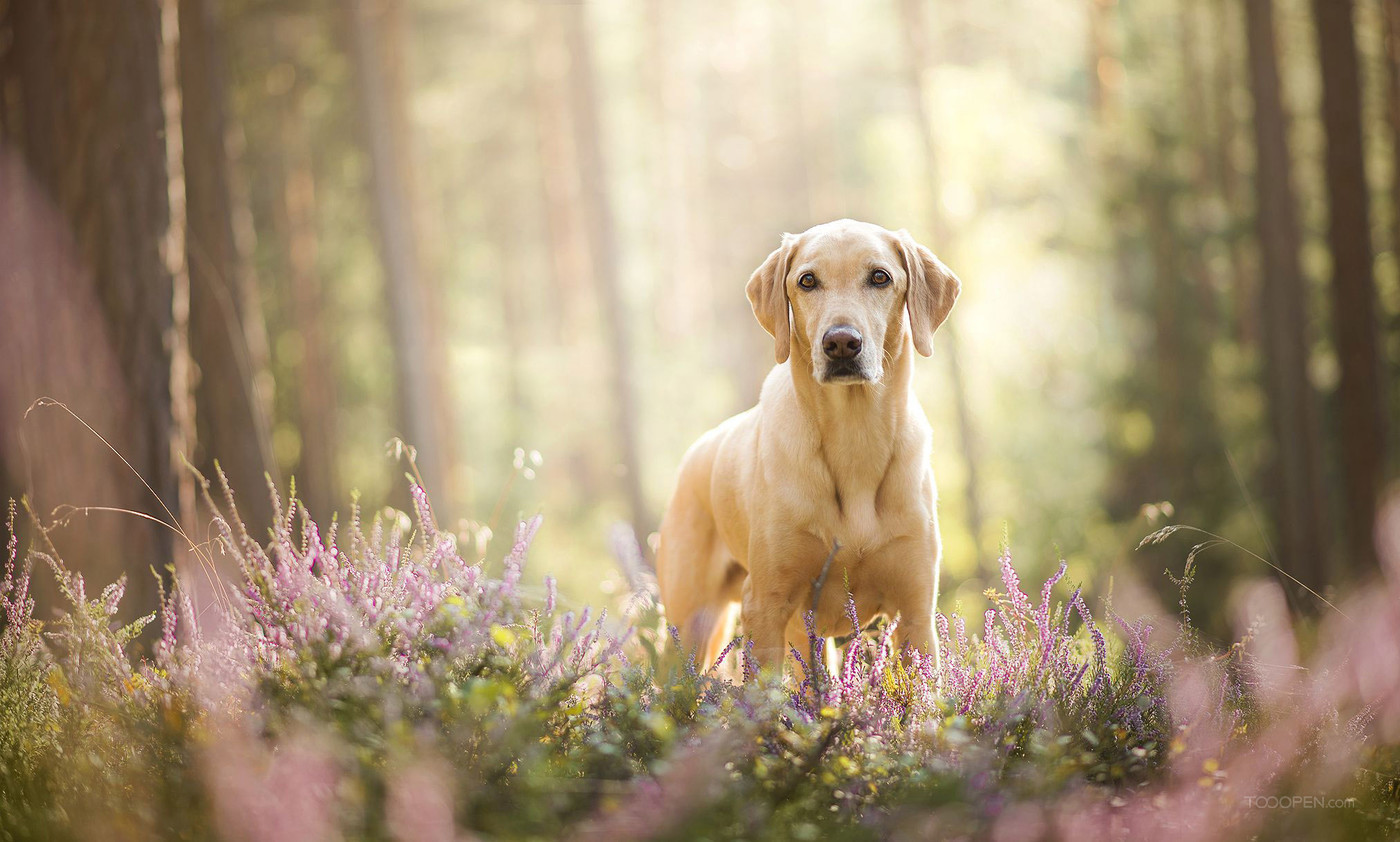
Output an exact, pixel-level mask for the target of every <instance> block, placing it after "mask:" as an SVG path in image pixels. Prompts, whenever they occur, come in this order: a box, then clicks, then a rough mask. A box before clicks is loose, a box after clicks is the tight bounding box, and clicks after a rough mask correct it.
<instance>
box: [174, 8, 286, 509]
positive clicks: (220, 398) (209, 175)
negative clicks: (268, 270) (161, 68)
mask: <svg viewBox="0 0 1400 842" xmlns="http://www.w3.org/2000/svg"><path fill="white" fill-rule="evenodd" d="M215 5H216V3H215V0H180V4H179V9H180V84H181V87H182V89H183V90H184V93H185V96H184V111H183V118H182V125H183V128H184V152H185V195H186V214H187V216H188V219H189V225H188V229H187V232H186V254H187V255H188V264H189V273H190V329H189V334H190V353H191V356H192V357H193V359H194V363H195V365H196V367H197V369H198V371H197V374H196V378H195V386H194V400H195V404H194V405H195V424H196V434H197V435H196V447H195V451H194V460H193V461H194V464H195V467H197V468H198V469H199V470H200V472H201V473H203V474H204V476H205V477H206V478H207V479H209V481H210V482H212V483H215V484H216V485H217V480H216V479H215V470H214V462H215V460H217V461H218V464H219V466H220V467H221V468H222V469H223V471H224V473H225V474H226V475H227V476H228V479H229V483H230V485H231V486H232V488H233V489H234V491H235V492H236V493H237V494H238V508H239V511H240V514H241V515H242V516H243V517H244V519H245V521H246V522H247V523H248V524H249V526H250V528H251V529H252V530H253V532H254V534H261V531H262V530H263V529H265V528H266V527H267V526H268V525H270V521H271V516H272V507H271V504H270V501H269V500H268V494H267V485H266V480H265V479H264V476H265V474H267V473H268V472H273V471H274V470H275V464H274V461H273V458H272V440H271V429H270V422H269V419H268V415H267V408H266V407H265V406H264V403H263V401H262V400H260V399H259V397H258V394H257V391H256V389H257V386H256V381H257V374H258V361H257V360H256V358H255V357H254V355H253V353H252V350H251V345H252V344H253V343H251V342H250V341H249V333H250V332H252V331H258V330H260V328H259V327H258V326H257V325H254V324H252V323H253V322H255V321H260V320H261V319H262V313H261V310H260V309H259V307H258V302H257V298H256V292H255V291H254V290H252V289H250V287H251V286H252V283H251V280H252V279H251V277H250V275H249V273H248V270H247V267H246V261H245V259H244V255H243V254H241V253H240V249H239V246H238V241H237V238H236V237H235V235H234V219H233V197H232V195H231V193H230V189H229V156H228V151H227V149H226V147H225V136H226V133H227V89H226V86H225V78H224V73H225V70H224V64H223V57H224V51H223V43H222V32H221V23H220V20H219V19H218V17H217V15H216V12H215Z"/></svg>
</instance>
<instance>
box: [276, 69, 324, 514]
mask: <svg viewBox="0 0 1400 842" xmlns="http://www.w3.org/2000/svg"><path fill="white" fill-rule="evenodd" d="M303 94H304V92H303V90H302V87H301V85H300V83H297V84H296V85H294V86H293V88H292V89H291V90H290V91H289V92H288V93H287V96H286V98H285V101H284V103H283V104H282V113H281V114H280V115H279V122H280V124H281V127H280V137H279V144H278V145H279V146H280V155H279V157H280V164H281V173H280V176H281V191H280V195H279V196H278V197H277V198H278V200H277V201H276V203H275V204H274V228H275V229H276V230H277V231H278V239H280V240H281V241H282V243H283V248H282V249H281V251H282V253H283V254H285V255H286V277H287V288H288V292H289V301H288V302H287V311H288V313H289V319H288V321H289V322H290V325H291V329H292V331H293V332H294V333H295V334H296V336H297V338H298V339H299V340H300V342H298V343H297V344H298V345H299V346H300V348H301V354H300V358H299V359H297V360H296V361H295V363H294V370H295V372H296V375H295V377H296V387H295V389H294V390H293V394H294V399H293V401H294V403H295V412H296V419H297V431H298V433H299V438H300V447H299V450H298V452H297V455H296V459H295V460H294V462H295V464H294V470H293V472H292V473H293V476H294V477H295V478H296V483H297V496H298V497H300V498H301V499H302V500H303V501H304V502H305V503H306V505H307V507H308V508H309V509H310V510H311V512H312V513H313V514H319V515H320V516H321V517H325V515H326V513H328V512H331V511H333V510H334V509H335V508H336V505H337V503H338V502H339V495H340V491H341V489H340V472H339V470H338V468H337V465H336V450H337V446H338V444H339V439H340V432H339V423H338V420H337V419H338V416H337V409H336V407H337V405H338V402H339V398H338V394H339V376H338V371H337V369H336V365H335V358H334V356H333V355H332V353H331V351H332V346H331V334H330V331H329V329H328V324H329V323H330V321H331V320H332V319H333V318H334V315H333V313H332V312H331V311H330V307H329V302H328V301H327V298H326V295H325V292H324V290H323V289H322V283H321V271H320V265H319V262H320V258H319V237H318V235H317V219H316V207H317V206H316V173H315V170H314V169H313V167H312V160H311V139H310V138H309V137H308V136H307V131H306V125H305V119H306V115H305V110H304V108H303V105H302V97H303Z"/></svg>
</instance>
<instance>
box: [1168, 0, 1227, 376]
mask: <svg viewBox="0 0 1400 842" xmlns="http://www.w3.org/2000/svg"><path fill="white" fill-rule="evenodd" d="M1180 2H1181V5H1180V6H1179V7H1178V9H1177V21H1178V27H1177V43H1178V46H1179V48H1180V54H1181V76H1182V92H1181V93H1182V99H1183V100H1184V103H1185V108H1184V109H1183V113H1184V114H1185V117H1186V131H1185V137H1184V142H1185V145H1186V148H1187V152H1188V156H1189V160H1188V164H1187V178H1188V183H1189V185H1190V188H1189V189H1188V190H1186V191H1183V194H1182V195H1181V200H1182V202H1183V204H1184V216H1185V220H1186V228H1187V231H1186V234H1187V236H1186V238H1185V240H1186V241H1185V243H1183V245H1184V246H1185V248H1184V249H1183V251H1184V252H1185V257H1186V263H1187V266H1188V268H1189V271H1190V273H1191V278H1192V279H1194V281H1195V285H1194V291H1195V293H1196V294H1195V302H1194V303H1195V307H1194V308H1193V309H1194V311H1195V313H1194V315H1198V318H1193V319H1192V330H1191V332H1192V333H1195V334H1196V337H1195V338H1196V340H1197V341H1199V342H1200V343H1201V344H1200V345H1198V346H1197V347H1198V348H1203V347H1210V345H1211V344H1213V343H1214V342H1215V339H1216V335H1217V334H1218V333H1219V321H1220V307H1219V304H1218V299H1219V290H1220V281H1219V279H1218V278H1217V277H1216V272H1215V267H1214V266H1213V265H1212V264H1211V261H1210V252H1209V250H1208V249H1207V248H1206V246H1207V244H1208V242H1207V240H1208V238H1209V237H1210V236H1211V235H1212V234H1213V231H1212V227H1213V226H1212V223H1211V219H1212V216H1214V214H1212V212H1211V207H1210V205H1211V204H1212V201H1213V199H1214V195H1213V194H1214V193H1215V190H1214V189H1213V188H1214V187H1215V186H1218V184H1219V182H1215V184H1214V185H1213V184H1212V181H1213V179H1212V177H1211V175H1212V174H1211V151H1212V149H1213V144H1212V143H1211V140H1212V128H1213V127H1212V126H1211V117H1212V115H1211V114H1210V113H1209V109H1208V108H1207V107H1206V81H1205V77H1204V75H1203V74H1204V70H1205V68H1204V66H1203V62H1202V61H1201V55H1200V52H1199V51H1198V47H1199V46H1200V44H1201V36H1200V29H1199V27H1198V26H1197V25H1196V23H1197V21H1196V17H1197V11H1196V9H1197V3H1196V0H1180Z"/></svg>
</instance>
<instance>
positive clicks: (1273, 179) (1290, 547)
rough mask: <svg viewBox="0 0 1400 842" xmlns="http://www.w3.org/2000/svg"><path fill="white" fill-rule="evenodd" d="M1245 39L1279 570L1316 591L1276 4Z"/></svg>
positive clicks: (1318, 546)
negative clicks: (1250, 106)
mask: <svg viewBox="0 0 1400 842" xmlns="http://www.w3.org/2000/svg"><path fill="white" fill-rule="evenodd" d="M1245 15H1246V17H1245V34H1246V39H1247V42H1248V51H1249V75H1250V90H1251V93H1252V96H1253V100H1254V140H1255V149H1256V153H1255V154H1256V163H1255V172H1254V189H1255V199H1256V211H1255V212H1256V225H1257V227H1258V235H1259V249H1260V253H1261V256H1262V262H1263V273H1262V278H1261V283H1260V288H1259V306H1260V324H1261V327H1262V335H1263V351H1264V375H1265V387H1266V389H1265V391H1266V393H1267V395H1268V400H1269V413H1268V415H1269V421H1270V424H1271V426H1272V432H1273V447H1274V452H1273V459H1272V465H1271V468H1270V473H1271V475H1272V476H1271V477H1270V481H1269V482H1268V483H1267V485H1268V487H1270V488H1271V489H1273V495H1272V496H1273V501H1272V502H1273V510H1274V524H1275V528H1276V531H1277V535H1278V550H1277V551H1278V555H1279V559H1278V561H1279V564H1280V565H1281V566H1282V567H1283V568H1284V569H1286V570H1289V571H1290V572H1292V573H1293V575H1295V576H1297V577H1298V579H1300V580H1301V581H1303V582H1304V583H1306V584H1308V585H1309V586H1311V587H1314V588H1319V587H1321V586H1322V585H1323V583H1324V582H1325V581H1326V578H1327V556H1326V545H1325V537H1324V536H1325V535H1326V526H1325V508H1324V507H1325V503H1324V498H1323V493H1322V478H1321V477H1322V472H1321V461H1322V458H1321V447H1320V444H1319V440H1320V436H1319V432H1318V418H1317V406H1316V399H1315V397H1314V395H1313V390H1312V385H1311V384H1310V383H1309V382H1308V348H1309V346H1310V343H1309V338H1308V331H1307V317H1306V297H1307V290H1306V289H1305V288H1304V284H1303V273H1302V269H1301V268H1300V266H1299V262H1298V246H1299V235H1298V211H1297V205H1296V202H1295V200H1294V194H1293V181H1292V178H1293V176H1292V161H1291V159H1290V157H1289V151H1288V117H1287V114H1286V113H1285V112H1284V109H1283V95H1282V92H1281V84H1280V81H1279V72H1278V58H1277V55H1276V53H1275V41H1274V15H1273V3H1272V0H1247V1H1246V3H1245Z"/></svg>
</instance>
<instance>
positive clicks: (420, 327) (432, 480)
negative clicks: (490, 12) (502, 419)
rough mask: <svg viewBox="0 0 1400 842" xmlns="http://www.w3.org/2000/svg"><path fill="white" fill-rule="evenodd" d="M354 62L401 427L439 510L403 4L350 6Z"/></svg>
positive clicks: (435, 378)
mask: <svg viewBox="0 0 1400 842" xmlns="http://www.w3.org/2000/svg"><path fill="white" fill-rule="evenodd" d="M347 10H348V13H349V17H350V43H351V50H350V52H351V58H352V61H353V63H354V65H355V80H356V88H357V91H356V92H357V95H358V98H359V116H360V122H361V124H362V126H363V132H364V143H365V146H366V150H367V152H368V155H369V166H370V184H371V190H372V193H373V202H374V214H375V220H376V227H377V228H378V233H379V256H380V261H381V263H383V266H384V279H385V286H386V288H387V294H388V301H389V315H390V319H389V326H390V335H391V336H392V337H393V343H394V361H395V364H396V368H395V371H396V374H397V377H396V383H395V385H396V387H397V389H398V396H399V401H398V403H399V424H400V429H401V432H402V436H403V438H404V440H405V441H406V442H408V444H410V445H412V446H414V447H415V448H417V451H418V469H419V471H420V472H421V473H422V475H423V480H424V482H425V483H426V485H427V487H428V489H429V491H430V492H432V493H433V494H434V495H435V499H436V500H437V501H438V506H439V508H440V509H446V508H448V507H449V506H450V505H452V503H451V497H452V490H451V488H450V487H449V486H448V484H447V482H448V477H450V476H451V475H452V474H453V470H452V468H451V466H450V464H449V460H448V454H447V451H446V449H445V445H446V441H447V432H446V430H445V429H444V419H445V418H446V417H447V408H446V395H445V394H444V393H443V381H442V378H441V367H442V366H444V365H445V364H446V360H444V359H442V358H441V356H439V355H435V352H436V351H437V349H435V345H436V344H437V343H436V342H435V341H434V336H435V335H440V331H439V330H438V329H437V328H436V327H435V326H434V322H435V321H436V320H437V319H438V318H439V317H440V315H441V313H440V308H432V307H430V306H429V305H430V303H431V299H432V297H431V295H430V293H429V290H428V285H427V283H426V281H425V279H424V277H423V273H422V271H421V266H420V264H419V254H418V243H417V242H416V240H415V229H414V224H413V202H412V199H411V196H412V190H411V183H412V182H411V175H410V173H411V167H410V165H409V160H408V158H409V144H408V142H407V141H408V138H407V129H406V126H405V125H404V123H405V117H404V112H403V111H401V110H400V109H402V108H403V106H404V105H405V103H406V101H407V92H406V91H405V90H404V86H403V84H402V77H401V71H400V70H399V69H398V68H397V67H395V66H394V63H393V62H394V60H395V59H397V58H399V57H401V56H402V45H401V44H400V43H393V44H390V43H388V41H390V40H391V39H392V40H394V41H396V42H397V41H401V40H402V38H403V32H402V27H403V20H402V17H401V15H402V14H403V8H402V0H379V1H378V2H376V0H349V2H348V3H347Z"/></svg>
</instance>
